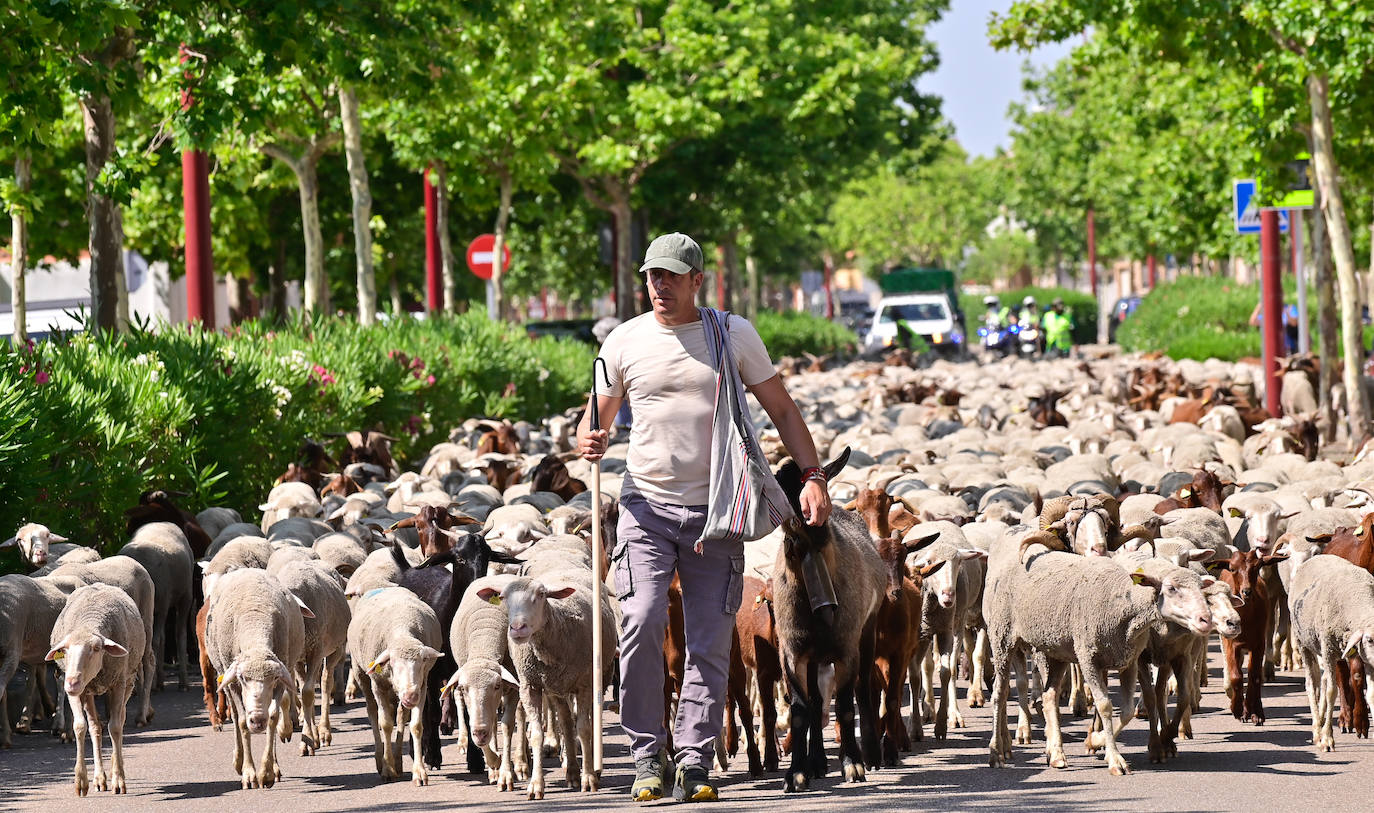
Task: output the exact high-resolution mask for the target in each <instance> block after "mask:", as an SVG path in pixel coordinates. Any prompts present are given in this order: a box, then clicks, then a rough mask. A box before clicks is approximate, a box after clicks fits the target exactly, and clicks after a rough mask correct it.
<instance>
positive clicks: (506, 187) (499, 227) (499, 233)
mask: <svg viewBox="0 0 1374 813" xmlns="http://www.w3.org/2000/svg"><path fill="white" fill-rule="evenodd" d="M497 173H498V174H499V175H500V179H501V200H500V202H499V203H498V204H497V206H496V227H495V229H494V230H493V232H492V236H493V237H495V238H496V239H495V240H493V241H492V244H491V290H492V302H493V307H492V312H491V313H489V314H487V316H489V317H490V318H492V319H498V320H499V319H501V318H502V314H503V313H504V312H505V296H504V294H503V293H502V291H501V266H502V263H501V258H502V257H503V256H505V251H506V227H507V226H508V225H509V224H510V199H511V195H512V194H513V192H514V186H515V182H514V180H513V179H512V178H511V174H510V169H508V168H506V167H501V168H500V169H498V170H497ZM545 318H547V317H545Z"/></svg>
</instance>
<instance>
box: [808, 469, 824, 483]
mask: <svg viewBox="0 0 1374 813" xmlns="http://www.w3.org/2000/svg"><path fill="white" fill-rule="evenodd" d="M826 479H827V478H826V476H825V469H823V468H821V467H820V466H812V467H811V468H809V469H803V470H802V482H803V483H809V482H811V481H812V480H819V481H821V482H822V483H824V482H825V481H826Z"/></svg>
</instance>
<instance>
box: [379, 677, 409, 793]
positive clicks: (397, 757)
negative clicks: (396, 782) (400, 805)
mask: <svg viewBox="0 0 1374 813" xmlns="http://www.w3.org/2000/svg"><path fill="white" fill-rule="evenodd" d="M381 713H382V739H383V740H384V741H385V742H386V765H387V769H388V770H390V771H391V777H392V778H393V779H400V778H401V767H402V764H403V763H402V757H401V754H402V753H403V752H404V751H405V744H406V728H407V726H406V723H407V720H408V719H409V718H408V717H407V716H406V710H405V709H404V708H402V706H401V701H400V699H399V698H397V697H396V695H395V694H394V693H392V694H390V695H389V696H388V697H387V698H386V699H385V700H384V701H383V703H382V705H381Z"/></svg>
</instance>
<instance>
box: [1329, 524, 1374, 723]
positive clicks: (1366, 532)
mask: <svg viewBox="0 0 1374 813" xmlns="http://www.w3.org/2000/svg"><path fill="white" fill-rule="evenodd" d="M1322 553H1329V554H1331V555H1333V556H1339V557H1341V558H1342V559H1345V560H1346V561H1348V562H1351V563H1352V564H1355V565H1357V566H1359V567H1362V568H1364V569H1365V570H1368V571H1369V572H1370V573H1374V514H1366V515H1365V517H1364V519H1362V520H1360V524H1359V525H1358V526H1357V527H1355V528H1341V529H1340V530H1338V531H1336V533H1335V534H1333V535H1332V536H1331V540H1330V541H1329V542H1327V543H1326V545H1325V547H1323V548H1322ZM1338 668H1339V670H1340V679H1339V681H1338V682H1339V683H1340V687H1341V717H1340V724H1341V730H1342V731H1353V732H1355V736H1356V737H1365V738H1367V737H1369V705H1368V704H1367V703H1366V702H1365V696H1364V688H1365V678H1364V667H1363V665H1362V663H1361V662H1360V656H1359V655H1353V656H1351V657H1350V658H1349V659H1348V660H1343V661H1340V662H1339V663H1338Z"/></svg>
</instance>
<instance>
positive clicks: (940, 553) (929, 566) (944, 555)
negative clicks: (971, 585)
mask: <svg viewBox="0 0 1374 813" xmlns="http://www.w3.org/2000/svg"><path fill="white" fill-rule="evenodd" d="M986 558H987V553H986V552H984V551H981V550H976V549H973V548H956V547H955V546H953V545H951V544H948V543H938V544H934V545H931V546H929V547H927V548H925V549H924V550H922V551H920V552H919V553H917V554H916V555H915V558H914V559H912V560H911V561H910V562H909V563H908V565H907V568H908V570H909V572H912V573H918V574H920V575H921V578H922V583H921V587H922V590H923V591H925V592H927V593H929V594H931V595H933V596H935V600H936V601H937V602H938V603H939V604H940V606H941V607H942V608H944V609H949V608H950V607H953V606H954V600H955V597H956V591H957V590H958V587H959V571H960V570H961V569H963V565H964V562H967V561H968V560H970V559H986Z"/></svg>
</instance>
